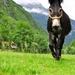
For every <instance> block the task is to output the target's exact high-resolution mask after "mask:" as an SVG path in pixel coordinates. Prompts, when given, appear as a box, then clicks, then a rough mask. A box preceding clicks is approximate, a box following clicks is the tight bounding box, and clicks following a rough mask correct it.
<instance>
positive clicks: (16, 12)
mask: <svg viewBox="0 0 75 75" xmlns="http://www.w3.org/2000/svg"><path fill="white" fill-rule="evenodd" d="M12 42H14V44H15V45H16V48H17V50H18V51H25V52H47V45H48V44H47V33H46V32H45V31H44V30H43V29H42V28H40V27H38V25H37V23H36V22H35V20H34V19H33V18H32V16H31V15H30V14H29V13H28V12H26V11H25V10H24V9H23V8H22V7H21V6H20V5H18V4H16V3H15V2H14V1H12V0H0V48H1V49H11V44H12Z"/></svg>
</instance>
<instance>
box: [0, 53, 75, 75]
mask: <svg viewBox="0 0 75 75" xmlns="http://www.w3.org/2000/svg"><path fill="white" fill-rule="evenodd" d="M0 75H75V55H63V56H62V59H61V60H60V61H56V60H54V59H53V58H52V56H51V55H50V54H26V53H16V52H0Z"/></svg>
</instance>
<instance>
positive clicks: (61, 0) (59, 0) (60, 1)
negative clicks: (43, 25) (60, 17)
mask: <svg viewBox="0 0 75 75" xmlns="http://www.w3.org/2000/svg"><path fill="white" fill-rule="evenodd" d="M57 1H58V2H59V4H61V3H62V2H63V0H49V3H50V4H52V3H54V2H57Z"/></svg>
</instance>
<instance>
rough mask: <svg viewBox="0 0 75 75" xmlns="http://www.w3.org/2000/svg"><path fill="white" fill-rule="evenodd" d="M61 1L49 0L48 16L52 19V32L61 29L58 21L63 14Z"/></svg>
mask: <svg viewBox="0 0 75 75" xmlns="http://www.w3.org/2000/svg"><path fill="white" fill-rule="evenodd" d="M61 2H62V0H49V3H50V7H49V17H50V18H51V19H52V29H53V31H54V32H60V31H61V30H62V28H61V23H60V19H61V17H62V16H63V10H62V7H61Z"/></svg>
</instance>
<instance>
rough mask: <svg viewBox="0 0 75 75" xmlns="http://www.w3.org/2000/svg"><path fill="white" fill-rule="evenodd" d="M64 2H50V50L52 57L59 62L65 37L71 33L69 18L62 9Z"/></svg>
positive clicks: (48, 26) (54, 0)
mask: <svg viewBox="0 0 75 75" xmlns="http://www.w3.org/2000/svg"><path fill="white" fill-rule="evenodd" d="M62 2H63V0H49V3H50V7H49V18H48V22H47V30H48V33H49V48H50V49H51V53H52V56H53V57H54V58H56V59H57V60H59V59H60V57H61V49H62V47H63V43H64V39H65V36H66V35H68V34H69V32H70V31H71V23H70V19H69V16H68V15H67V14H66V13H65V12H64V10H63V9H62V7H61V3H62Z"/></svg>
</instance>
